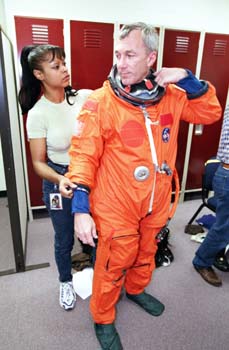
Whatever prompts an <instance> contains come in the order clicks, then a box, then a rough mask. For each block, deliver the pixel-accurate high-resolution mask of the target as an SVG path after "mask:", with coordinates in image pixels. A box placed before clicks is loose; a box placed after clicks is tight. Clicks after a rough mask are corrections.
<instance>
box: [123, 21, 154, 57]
mask: <svg viewBox="0 0 229 350" xmlns="http://www.w3.org/2000/svg"><path fill="white" fill-rule="evenodd" d="M132 30H140V31H141V33H142V40H143V42H144V44H145V45H146V47H147V48H148V49H149V50H150V51H158V40H159V39H158V33H157V30H156V29H155V27H154V26H152V25H150V24H146V23H143V22H135V23H131V24H125V25H123V26H122V28H121V29H120V32H119V39H120V40H121V39H124V38H125V37H127V36H128V35H129V33H130V32H132Z"/></svg>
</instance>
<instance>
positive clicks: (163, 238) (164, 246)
mask: <svg viewBox="0 0 229 350" xmlns="http://www.w3.org/2000/svg"><path fill="white" fill-rule="evenodd" d="M169 233H170V231H169V229H168V227H166V226H165V227H163V228H162V229H161V231H160V232H159V233H158V234H157V237H156V240H157V246H158V249H157V252H156V255H155V264H156V267H160V266H168V265H170V264H171V262H172V261H173V260H174V256H173V253H172V251H171V250H170V248H169V241H168V239H169Z"/></svg>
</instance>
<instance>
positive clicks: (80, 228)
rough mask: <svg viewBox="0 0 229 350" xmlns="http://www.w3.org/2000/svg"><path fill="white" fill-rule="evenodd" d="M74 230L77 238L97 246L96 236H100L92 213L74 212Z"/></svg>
mask: <svg viewBox="0 0 229 350" xmlns="http://www.w3.org/2000/svg"><path fill="white" fill-rule="evenodd" d="M74 230H75V235H76V236H77V238H79V239H80V240H81V242H83V243H84V244H89V245H90V246H92V247H95V242H94V238H98V236H97V233H96V226H95V222H94V220H93V219H92V217H91V215H90V214H84V213H75V214H74Z"/></svg>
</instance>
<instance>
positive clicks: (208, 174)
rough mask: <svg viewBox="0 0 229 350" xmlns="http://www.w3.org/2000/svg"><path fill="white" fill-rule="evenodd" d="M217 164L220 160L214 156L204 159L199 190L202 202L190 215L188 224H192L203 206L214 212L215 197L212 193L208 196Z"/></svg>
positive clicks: (211, 189)
mask: <svg viewBox="0 0 229 350" xmlns="http://www.w3.org/2000/svg"><path fill="white" fill-rule="evenodd" d="M219 164H220V161H219V160H218V159H216V157H212V158H210V159H209V160H207V161H206V163H205V168H204V173H203V174H202V190H201V198H202V203H201V205H200V206H199V208H198V209H197V210H196V212H195V213H194V215H193V216H192V217H191V219H190V220H189V222H188V225H191V224H192V222H193V221H194V220H195V218H196V217H197V215H198V214H199V213H200V212H201V210H202V209H203V208H204V207H206V208H208V209H210V210H212V211H213V212H214V213H215V211H216V199H215V197H214V195H213V196H212V197H209V194H210V192H211V191H213V188H212V180H213V177H214V175H215V172H216V170H217V168H218V166H219Z"/></svg>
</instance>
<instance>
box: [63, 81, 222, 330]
mask: <svg viewBox="0 0 229 350" xmlns="http://www.w3.org/2000/svg"><path fill="white" fill-rule="evenodd" d="M220 116H221V107H220V105H219V102H218V100H217V98H216V95H215V89H214V87H213V86H212V85H211V84H210V83H209V87H208V90H207V92H205V94H204V95H202V96H201V97H198V98H194V99H190V100H189V99H188V98H187V95H186V92H185V91H184V90H182V89H180V88H179V87H177V86H176V85H173V84H170V85H169V86H168V87H167V88H166V94H165V95H164V96H163V97H162V99H161V100H160V102H158V103H157V104H154V105H151V106H148V107H140V106H134V105H132V104H130V103H128V102H126V101H124V100H123V99H121V98H120V97H118V96H116V94H115V93H114V91H113V89H112V88H111V85H110V83H109V81H106V82H105V83H104V85H103V87H102V88H100V89H98V90H96V91H95V92H94V93H93V94H92V95H91V96H90V99H89V100H88V101H87V102H86V103H85V105H84V107H83V109H82V111H81V113H80V116H79V118H78V121H79V129H80V130H79V132H78V135H75V136H73V139H72V145H71V148H70V158H71V160H70V166H69V173H68V175H67V176H68V177H69V178H70V179H71V181H72V182H75V183H78V184H83V185H87V186H88V187H89V188H90V189H91V193H90V211H91V213H92V216H93V219H94V221H95V223H96V227H97V231H98V236H99V239H98V247H97V252H96V264H95V270H94V281H93V293H92V297H91V304H90V306H91V312H92V316H93V319H94V322H96V323H101V324H108V323H112V322H113V321H114V319H115V304H116V302H117V300H118V298H119V295H120V291H121V288H122V286H123V284H124V287H125V289H126V291H127V292H128V293H129V294H139V293H141V292H142V291H143V290H144V289H145V287H146V286H147V285H148V284H149V282H150V279H151V275H152V271H153V270H154V268H155V263H154V255H155V253H156V250H157V243H156V240H155V237H156V235H157V233H158V232H159V231H160V229H161V228H162V227H163V226H164V225H165V224H166V222H167V219H168V216H169V208H170V202H171V181H172V175H170V174H168V173H166V172H165V171H160V169H162V164H165V163H166V164H167V165H168V166H169V168H170V169H171V171H172V172H173V170H174V166H175V160H176V154H177V135H178V129H179V122H180V120H185V121H187V122H191V123H197V124H211V123H213V122H215V121H216V120H218V119H219V118H220ZM152 149H154V150H156V156H155V152H154V151H153V150H152Z"/></svg>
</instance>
